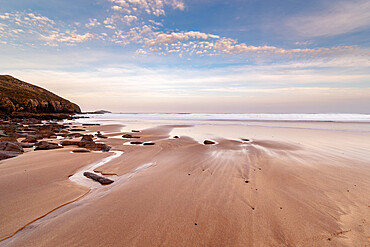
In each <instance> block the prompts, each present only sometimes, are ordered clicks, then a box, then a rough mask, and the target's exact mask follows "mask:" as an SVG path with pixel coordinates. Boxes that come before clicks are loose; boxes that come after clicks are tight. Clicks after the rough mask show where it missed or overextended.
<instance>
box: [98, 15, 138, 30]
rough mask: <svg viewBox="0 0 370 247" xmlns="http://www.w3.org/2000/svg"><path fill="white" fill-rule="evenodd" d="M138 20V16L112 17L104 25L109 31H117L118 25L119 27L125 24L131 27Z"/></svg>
mask: <svg viewBox="0 0 370 247" xmlns="http://www.w3.org/2000/svg"><path fill="white" fill-rule="evenodd" d="M137 20H138V17H137V16H134V15H124V16H121V15H117V14H115V15H112V16H110V17H107V18H106V19H105V20H104V21H103V23H104V24H105V27H106V28H109V29H116V28H117V25H119V24H120V23H123V24H125V25H126V26H130V25H131V24H132V23H133V22H135V21H137Z"/></svg>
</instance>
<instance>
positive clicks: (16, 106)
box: [0, 75, 81, 114]
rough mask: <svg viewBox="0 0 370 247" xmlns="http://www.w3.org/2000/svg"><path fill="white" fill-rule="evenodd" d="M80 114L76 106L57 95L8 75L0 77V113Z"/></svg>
mask: <svg viewBox="0 0 370 247" xmlns="http://www.w3.org/2000/svg"><path fill="white" fill-rule="evenodd" d="M13 112H29V113H69V114H72V113H80V112H81V109H80V107H79V106H78V105H76V104H74V103H72V102H70V101H68V100H66V99H63V98H62V97H59V96H58V95H56V94H54V93H52V92H50V91H48V90H46V89H43V88H41V87H38V86H35V85H32V84H30V83H27V82H24V81H21V80H18V79H16V78H14V77H12V76H9V75H0V113H2V114H11V113H13Z"/></svg>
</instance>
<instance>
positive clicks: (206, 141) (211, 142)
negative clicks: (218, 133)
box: [203, 140, 215, 145]
mask: <svg viewBox="0 0 370 247" xmlns="http://www.w3.org/2000/svg"><path fill="white" fill-rule="evenodd" d="M203 143H204V144H205V145H212V144H215V142H214V141H210V140H205V141H204V142H203Z"/></svg>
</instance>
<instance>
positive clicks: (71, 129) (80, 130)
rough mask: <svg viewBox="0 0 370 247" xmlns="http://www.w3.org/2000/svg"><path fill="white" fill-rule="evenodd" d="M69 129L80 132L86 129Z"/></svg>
mask: <svg viewBox="0 0 370 247" xmlns="http://www.w3.org/2000/svg"><path fill="white" fill-rule="evenodd" d="M69 131H76V132H77V131H78V132H80V131H86V130H84V129H70V130H69Z"/></svg>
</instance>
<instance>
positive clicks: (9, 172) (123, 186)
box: [0, 121, 370, 246]
mask: <svg viewBox="0 0 370 247" xmlns="http://www.w3.org/2000/svg"><path fill="white" fill-rule="evenodd" d="M273 125H274V126H271V125H270V126H262V124H261V125H259V126H256V125H253V126H241V125H238V124H232V123H231V124H227V125H212V126H211V125H209V123H204V124H198V125H194V126H193V124H186V125H183V124H182V125H180V124H179V123H178V122H175V121H173V122H172V124H166V125H163V124H162V125H158V124H152V125H151V127H150V124H148V121H146V122H144V123H142V125H139V124H137V125H136V127H135V126H133V125H132V126H131V125H130V126H121V125H119V124H117V123H115V124H111V125H103V126H89V127H88V128H89V130H90V131H97V130H100V131H102V133H103V134H104V135H107V136H108V137H109V138H108V139H105V140H101V141H103V142H105V143H106V144H108V145H110V146H112V150H113V151H116V152H118V151H122V152H123V154H122V155H117V157H116V158H115V159H112V160H111V161H109V162H107V163H105V164H103V165H102V166H99V167H97V168H95V169H94V171H95V172H98V173H100V174H104V175H105V176H106V177H109V178H111V179H113V180H115V182H114V183H113V184H111V185H107V186H100V185H99V186H94V187H89V186H88V185H87V184H86V185H85V186H83V185H82V184H77V183H74V182H72V181H70V180H69V179H68V176H69V175H72V174H74V173H76V172H78V171H79V170H80V169H81V168H83V167H88V166H89V165H91V164H92V163H94V162H97V161H99V159H102V158H105V157H107V156H109V155H113V154H112V153H108V154H107V153H106V154H102V153H100V154H99V153H87V154H71V153H70V152H69V151H70V150H69V149H66V148H64V149H61V150H57V151H45V152H40V153H36V152H34V153H29V154H28V153H26V154H24V155H22V156H19V157H17V158H14V159H10V160H6V161H1V162H0V174H1V175H0V190H1V195H4V196H3V197H2V200H1V203H0V213H1V216H2V219H4V218H3V217H5V219H6V220H5V221H2V222H4V223H1V228H0V230H1V235H2V236H8V235H9V234H12V233H14V231H15V230H16V229H19V228H20V227H21V226H23V225H25V224H27V223H29V222H31V221H32V220H34V219H37V218H38V217H40V216H43V215H44V214H45V213H47V212H50V211H51V210H53V209H54V208H56V207H58V206H61V205H64V204H65V203H68V202H70V201H72V200H74V199H76V198H78V197H81V196H83V195H84V194H85V193H87V192H88V193H87V195H86V196H83V197H82V198H80V199H79V200H77V201H75V202H72V203H70V204H68V205H66V206H62V207H60V208H59V209H57V210H55V211H53V212H51V213H50V214H48V215H46V216H45V217H42V218H41V219H39V220H36V221H35V222H34V223H32V224H30V225H28V226H27V227H25V228H24V229H22V230H21V231H19V232H17V233H16V234H15V235H14V236H13V237H11V238H9V239H7V240H4V241H1V242H0V246H370V242H369V237H370V230H369V229H370V227H369V221H370V193H369V191H370V180H369V178H370V157H369V152H368V151H366V150H370V142H369V141H368V140H370V132H369V131H368V129H369V125H370V124H362V125H357V124H353V125H354V126H352V127H351V124H345V125H342V124H339V123H338V124H335V123H313V124H312V125H310V124H309V123H305V124H304V126H302V125H300V126H298V127H297V125H294V124H292V123H288V124H286V123H285V124H284V123H281V124H279V123H276V122H274V123H273ZM275 125H276V126H275ZM287 125H289V126H287ZM292 125H293V126H292ZM140 126H143V128H144V127H145V129H140ZM333 126H334V127H333ZM282 127H284V128H282ZM310 127H312V128H310ZM344 128H345V129H344ZM129 129H140V130H141V132H139V133H130V134H132V135H135V136H140V137H141V138H140V139H138V140H140V141H141V142H154V143H155V145H153V146H142V145H123V143H124V142H126V144H127V143H128V142H130V141H133V140H130V139H123V138H121V137H119V136H120V135H122V134H123V132H122V131H121V130H124V131H129ZM348 129H350V130H351V129H354V130H356V131H348ZM125 133H126V132H125ZM174 135H179V136H180V138H178V139H173V138H172V137H173V136H174ZM186 135H189V136H191V137H193V138H191V137H189V136H186ZM206 137H208V139H211V140H215V141H216V142H217V144H216V145H202V144H200V143H199V142H200V141H202V140H203V139H204V138H206ZM239 138H249V139H250V141H248V142H245V141H241V140H240V139H239ZM134 141H136V139H135V140H134ZM56 161H57V162H56ZM24 170H27V172H25V171H24ZM26 174H28V175H26ZM27 176H28V177H27ZM86 179H87V178H86ZM3 198H5V200H3ZM14 205H16V206H14Z"/></svg>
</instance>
